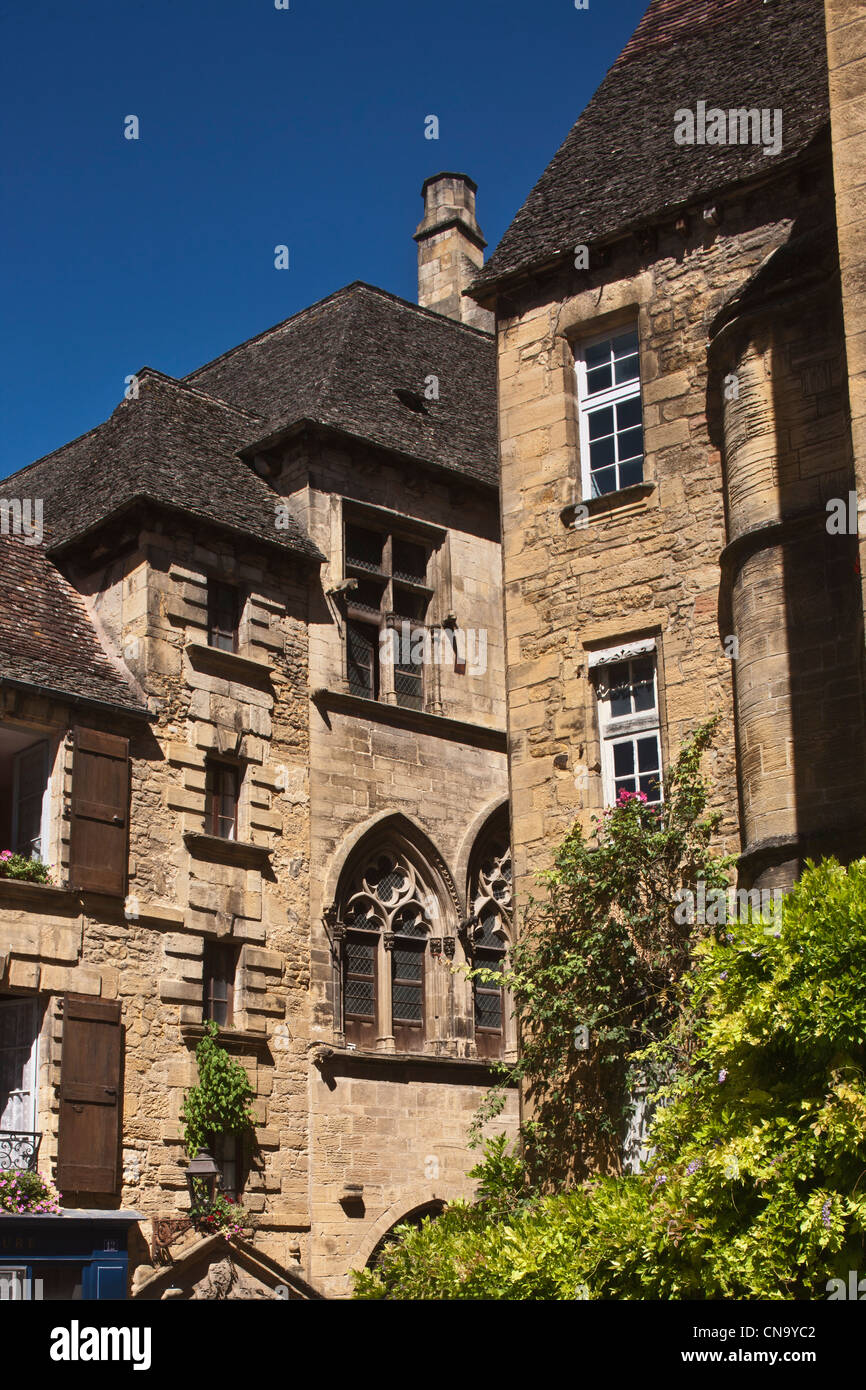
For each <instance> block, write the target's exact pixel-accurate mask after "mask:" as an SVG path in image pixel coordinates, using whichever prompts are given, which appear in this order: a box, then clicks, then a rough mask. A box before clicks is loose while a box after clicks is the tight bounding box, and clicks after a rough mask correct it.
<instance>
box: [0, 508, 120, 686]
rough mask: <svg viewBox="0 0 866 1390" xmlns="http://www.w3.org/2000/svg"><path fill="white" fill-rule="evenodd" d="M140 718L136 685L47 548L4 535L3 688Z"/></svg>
mask: <svg viewBox="0 0 866 1390" xmlns="http://www.w3.org/2000/svg"><path fill="white" fill-rule="evenodd" d="M4 681H12V682H15V683H16V684H18V685H25V686H39V687H42V688H44V689H45V690H47V691H51V692H54V693H56V694H57V696H58V697H59V698H66V699H71V700H85V701H93V700H95V701H98V702H99V703H100V704H108V705H112V706H114V707H115V708H121V709H127V710H130V711H131V712H134V713H143V712H144V711H145V708H146V707H145V705H144V704H143V703H142V701H141V698H140V696H139V695H138V694H137V693H136V691H135V689H134V687H133V684H132V682H131V680H130V679H129V678H128V677H127V676H125V675H124V674H123V673H122V671H121V669H120V667H119V666H116V665H115V664H114V663H113V662H112V661H111V660H109V658H108V656H107V655H106V653H105V651H104V650H103V648H102V646H101V644H100V642H99V639H98V637H97V635H96V631H95V629H94V627H93V624H92V622H91V620H90V617H89V616H88V613H87V609H86V607H85V604H84V600H83V598H82V597H81V595H80V594H79V593H77V592H76V590H75V589H74V588H73V587H72V585H71V584H69V583H67V581H66V580H65V579H64V578H63V576H62V575H61V574H60V573H59V572H58V571H57V569H55V567H54V565H53V564H52V563H51V561H50V560H49V559H48V556H47V555H46V553H45V548H44V546H43V545H36V544H31V543H30V542H29V541H28V540H26V539H25V538H24V537H22V536H12V535H7V536H4V535H0V684H2V683H3V682H4Z"/></svg>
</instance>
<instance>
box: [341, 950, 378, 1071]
mask: <svg viewBox="0 0 866 1390" xmlns="http://www.w3.org/2000/svg"><path fill="white" fill-rule="evenodd" d="M343 952H344V954H343V1031H344V1033H345V1035H346V1040H347V1042H353V1043H355V1044H357V1045H360V1046H362V1047H365V1046H370V1047H373V1046H375V1043H376V1007H377V978H378V969H377V964H378V954H379V935H378V933H377V932H374V931H349V932H347V933H346V939H345V942H344V946H343Z"/></svg>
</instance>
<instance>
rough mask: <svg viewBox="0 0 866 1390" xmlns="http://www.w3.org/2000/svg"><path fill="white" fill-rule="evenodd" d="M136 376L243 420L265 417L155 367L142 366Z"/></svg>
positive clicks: (255, 419)
mask: <svg viewBox="0 0 866 1390" xmlns="http://www.w3.org/2000/svg"><path fill="white" fill-rule="evenodd" d="M136 376H137V377H138V379H139V381H140V380H141V379H142V377H145V378H153V380H154V381H156V382H158V383H159V384H160V385H161V386H169V387H171V388H172V389H173V390H175V391H178V392H182V393H183V394H184V395H190V396H194V397H197V398H198V399H199V400H202V401H207V402H208V404H210V405H218V406H219V407H220V408H221V409H222V410H228V411H231V413H232V414H233V415H241V416H243V418H244V419H245V420H251V421H260V420H261V421H263V420H264V418H265V417H264V416H263V415H259V414H258V413H257V412H256V411H254V410H246V409H245V407H244V406H242V405H234V404H233V403H232V402H231V401H227V400H224V399H223V397H222V396H214V395H213V394H212V393H211V392H210V391H203V390H202V388H201V387H200V386H192V385H190V384H189V383H188V382H187V381H186V380H185V378H183V377H176V376H169V375H168V373H167V372H161V371H160V370H159V369H158V368H157V367H142V368H141V370H140V371H138V372H136ZM121 404H123V402H121Z"/></svg>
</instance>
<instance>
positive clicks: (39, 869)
mask: <svg viewBox="0 0 866 1390" xmlns="http://www.w3.org/2000/svg"><path fill="white" fill-rule="evenodd" d="M0 878H17V879H23V880H24V881H25V882H27V883H50V882H51V870H50V869H49V867H48V865H47V864H43V863H42V860H41V859H27V858H26V857H25V856H24V855H23V854H14V853H13V852H12V850H11V849H4V850H2V851H0Z"/></svg>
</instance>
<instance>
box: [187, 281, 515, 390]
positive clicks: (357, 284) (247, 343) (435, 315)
mask: <svg viewBox="0 0 866 1390" xmlns="http://www.w3.org/2000/svg"><path fill="white" fill-rule="evenodd" d="M356 290H367V291H369V292H370V293H371V294H375V295H377V296H378V297H379V298H380V299H386V300H388V301H390V303H392V304H396V305H399V306H400V307H402V308H405V309H411V310H412V312H413V313H416V314H421V315H423V316H424V317H426V318H429V319H432V320H434V321H435V322H437V323H440V324H445V325H447V326H449V327H451V328H453V329H455V330H457V331H460V332H465V333H471V334H473V335H474V336H476V337H479V338H483V339H484V340H485V341H487V342H489V341H490V340H491V339H492V337H493V335H492V333H489V332H488V331H487V330H486V329H484V328H476V327H475V325H474V324H471V323H462V322H461V321H460V320H459V319H452V318H449V317H448V316H447V314H442V313H440V312H439V310H438V309H428V308H427V307H426V306H425V305H423V304H415V303H413V301H412V300H411V299H404V298H403V296H402V295H399V294H394V293H393V291H392V290H385V289H383V288H382V286H381V285H371V284H370V282H369V281H368V280H352V281H350V283H349V284H348V285H343V286H342V288H341V289H339V290H334V291H333V293H332V294H328V295H325V297H324V298H323V299H317V300H316V301H315V303H314V304H308V305H306V307H305V308H303V309H299V310H298V311H297V313H295V314H290V315H289V317H288V318H286V319H280V321H279V323H274V324H271V326H270V328H264V329H262V331H261V332H260V333H254V334H253V335H252V337H251V338H244V340H243V342H240V343H235V345H234V347H230V348H227V349H226V351H225V352H221V353H219V354H218V356H216V357H212V358H211V359H210V361H209V362H203V363H202V364H201V366H200V367H196V368H195V369H194V370H193V371H191V372H187V374H186V375H185V376H183V377H179V378H175V380H179V381H182V382H184V383H187V382H192V381H194V379H195V378H196V377H198V376H200V375H201V374H202V373H203V372H206V371H209V370H210V368H212V367H216V366H217V365H218V364H219V363H221V362H225V361H226V360H227V359H228V358H230V357H232V356H233V355H234V354H235V353H236V352H240V351H241V349H242V348H248V347H251V346H252V344H253V343H260V342H262V341H263V340H264V339H265V338H268V337H270V335H271V334H272V333H278V332H279V331H280V330H281V329H284V328H288V327H289V325H294V324H296V323H300V322H301V321H302V320H303V319H305V318H306V317H307V316H309V315H312V314H314V313H315V312H316V311H317V310H319V309H323V308H324V307H325V306H326V305H330V304H332V303H333V302H334V301H335V300H338V299H340V297H341V296H343V295H345V296H349V295H351V294H352V293H353V292H354V291H356ZM215 399H216V398H215Z"/></svg>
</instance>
